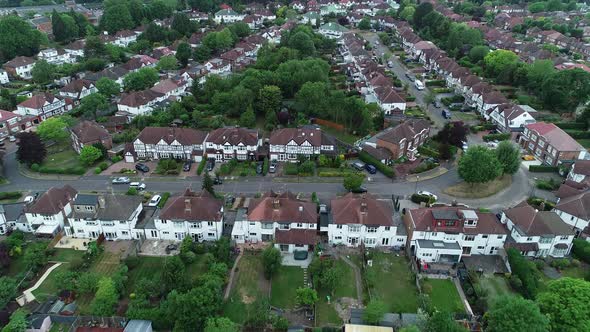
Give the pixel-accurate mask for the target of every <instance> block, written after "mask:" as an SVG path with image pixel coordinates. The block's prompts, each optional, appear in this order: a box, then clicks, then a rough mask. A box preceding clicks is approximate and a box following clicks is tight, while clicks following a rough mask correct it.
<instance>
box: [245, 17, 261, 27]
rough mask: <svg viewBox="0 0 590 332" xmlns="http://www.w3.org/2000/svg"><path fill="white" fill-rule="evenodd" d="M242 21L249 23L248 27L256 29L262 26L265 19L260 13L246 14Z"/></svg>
mask: <svg viewBox="0 0 590 332" xmlns="http://www.w3.org/2000/svg"><path fill="white" fill-rule="evenodd" d="M242 22H244V23H246V24H248V27H249V28H250V29H251V30H256V29H258V28H259V27H261V26H262V22H263V19H262V16H259V15H246V17H244V19H243V20H242Z"/></svg>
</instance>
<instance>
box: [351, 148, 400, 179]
mask: <svg viewBox="0 0 590 332" xmlns="http://www.w3.org/2000/svg"><path fill="white" fill-rule="evenodd" d="M359 159H360V160H361V161H362V162H364V163H366V164H370V165H373V166H375V168H377V169H378V170H379V171H381V172H382V173H383V174H385V176H387V177H390V178H394V177H395V171H394V170H393V168H391V167H389V166H387V165H385V164H383V163H382V162H381V161H379V160H377V159H376V158H375V157H373V156H371V155H370V154H369V153H368V152H367V151H361V152H359Z"/></svg>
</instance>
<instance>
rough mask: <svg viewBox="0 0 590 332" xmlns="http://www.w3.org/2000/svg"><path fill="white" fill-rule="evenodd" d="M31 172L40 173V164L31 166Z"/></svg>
mask: <svg viewBox="0 0 590 332" xmlns="http://www.w3.org/2000/svg"><path fill="white" fill-rule="evenodd" d="M31 171H33V172H39V164H32V165H31Z"/></svg>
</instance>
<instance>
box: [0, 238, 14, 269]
mask: <svg viewBox="0 0 590 332" xmlns="http://www.w3.org/2000/svg"><path fill="white" fill-rule="evenodd" d="M10 260H11V259H10V248H9V247H8V245H7V244H6V243H5V242H0V271H2V270H3V269H5V268H7V267H8V266H10Z"/></svg>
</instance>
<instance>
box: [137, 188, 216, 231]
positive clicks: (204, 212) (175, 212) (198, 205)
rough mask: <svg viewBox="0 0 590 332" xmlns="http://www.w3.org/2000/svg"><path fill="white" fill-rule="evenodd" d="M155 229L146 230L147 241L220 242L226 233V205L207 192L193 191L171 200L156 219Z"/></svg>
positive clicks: (159, 211)
mask: <svg viewBox="0 0 590 332" xmlns="http://www.w3.org/2000/svg"><path fill="white" fill-rule="evenodd" d="M153 225H154V228H145V237H146V238H147V239H160V240H173V241H182V240H183V239H184V238H185V237H187V236H189V237H191V238H192V239H193V241H195V242H197V241H198V242H203V241H215V240H219V238H220V237H221V235H222V233H223V202H222V201H221V200H220V199H217V198H215V197H213V195H211V194H210V193H209V192H208V191H206V190H203V191H202V192H199V193H197V192H193V191H191V190H190V189H186V191H185V192H184V193H183V194H181V195H178V196H171V197H170V198H169V199H168V201H167V202H166V204H165V205H164V207H163V208H162V209H161V210H157V211H156V213H155V215H154V216H153Z"/></svg>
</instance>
